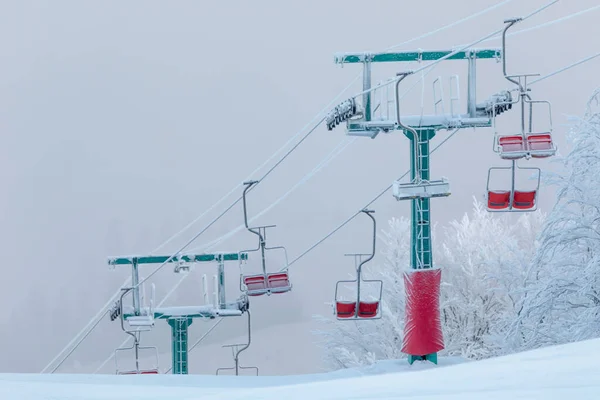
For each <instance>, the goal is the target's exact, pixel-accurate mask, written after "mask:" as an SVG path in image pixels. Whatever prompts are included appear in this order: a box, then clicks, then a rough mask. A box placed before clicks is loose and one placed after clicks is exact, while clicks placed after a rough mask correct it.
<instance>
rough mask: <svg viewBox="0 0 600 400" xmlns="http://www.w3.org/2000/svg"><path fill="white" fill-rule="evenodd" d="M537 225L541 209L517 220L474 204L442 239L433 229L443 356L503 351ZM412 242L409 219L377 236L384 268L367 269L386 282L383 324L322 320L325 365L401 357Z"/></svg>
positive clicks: (477, 355) (396, 222) (393, 223)
mask: <svg viewBox="0 0 600 400" xmlns="http://www.w3.org/2000/svg"><path fill="white" fill-rule="evenodd" d="M542 221H543V215H542V214H541V212H539V211H538V212H535V213H530V214H525V215H522V216H521V217H520V218H519V219H517V220H515V219H514V218H511V217H510V216H507V215H498V214H490V213H488V212H487V211H486V210H485V208H484V207H483V205H482V204H481V203H480V202H478V201H475V202H474V208H473V211H472V214H471V215H470V216H469V215H465V216H464V217H463V218H462V219H461V220H460V221H454V222H452V223H450V225H449V226H448V227H446V229H443V232H442V234H441V235H439V234H437V233H436V232H434V239H435V240H434V244H437V246H436V253H435V254H434V261H435V264H436V265H438V266H441V268H442V288H441V294H440V296H441V298H440V307H441V318H442V326H443V329H444V342H445V347H446V348H445V349H444V350H443V351H442V352H441V353H440V355H459V356H463V357H466V358H473V359H479V358H485V357H489V356H493V355H498V354H504V353H506V352H507V351H506V349H507V348H506V346H504V343H503V340H504V338H505V337H506V335H505V331H506V329H507V328H508V326H509V325H510V322H512V321H513V320H514V319H515V317H516V313H517V312H518V310H519V306H520V304H521V301H520V299H521V296H522V288H523V285H524V281H525V276H526V273H527V268H528V266H529V264H530V262H531V259H532V257H533V256H534V254H535V237H536V234H537V232H539V227H540V226H541V224H542ZM440 236H441V237H440ZM409 238H410V224H409V221H407V220H405V219H400V220H399V219H392V220H391V221H390V222H389V229H388V230H387V231H385V232H383V234H382V235H381V236H380V237H379V239H380V242H383V254H384V255H385V260H384V262H383V264H382V265H376V264H373V265H372V266H371V267H368V268H367V269H366V271H365V273H366V275H367V276H368V277H369V278H371V277H373V278H375V279H381V280H383V282H384V283H383V285H384V293H383V305H382V311H383V315H382V319H381V320H378V321H358V322H349V321H335V320H334V321H332V320H331V319H330V318H323V317H320V320H321V321H323V323H324V324H326V325H327V326H328V328H329V329H327V330H321V331H318V332H317V334H318V335H319V336H321V337H322V339H323V350H324V358H325V361H326V362H327V365H328V366H329V367H331V368H334V369H337V368H347V367H352V366H357V365H365V364H370V363H372V362H373V361H375V360H381V359H398V358H403V357H405V355H404V354H402V353H401V351H400V349H401V347H402V346H401V344H402V338H403V333H404V313H405V310H404V306H405V297H404V296H405V294H404V281H403V274H404V272H405V271H406V270H407V268H409V264H410V263H409V260H410V248H409V246H410V240H409Z"/></svg>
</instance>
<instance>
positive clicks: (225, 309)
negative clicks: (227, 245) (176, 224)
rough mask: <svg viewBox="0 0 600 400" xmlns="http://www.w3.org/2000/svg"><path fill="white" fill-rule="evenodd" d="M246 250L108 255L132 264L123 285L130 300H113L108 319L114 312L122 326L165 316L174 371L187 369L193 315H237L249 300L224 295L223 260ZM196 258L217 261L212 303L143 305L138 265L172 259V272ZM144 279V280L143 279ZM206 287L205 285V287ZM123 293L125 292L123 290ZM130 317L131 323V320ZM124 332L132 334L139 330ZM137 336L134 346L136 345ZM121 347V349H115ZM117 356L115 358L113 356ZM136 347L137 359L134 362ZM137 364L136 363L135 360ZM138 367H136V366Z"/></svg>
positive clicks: (241, 257) (116, 262)
mask: <svg viewBox="0 0 600 400" xmlns="http://www.w3.org/2000/svg"><path fill="white" fill-rule="evenodd" d="M247 259H248V253H246V252H238V253H214V254H177V255H175V256H173V255H171V256H162V255H148V256H133V255H132V256H120V257H109V258H108V265H109V266H110V267H111V268H115V266H117V265H128V266H131V287H128V288H123V290H124V291H125V293H128V292H131V294H132V297H133V304H132V305H131V306H125V305H124V304H123V301H122V299H123V296H122V297H121V300H119V301H118V302H117V304H115V306H114V307H115V308H114V309H113V310H111V319H115V318H116V316H119V315H120V317H121V327H122V328H123V326H124V321H129V323H130V325H132V326H133V325H134V324H137V325H139V324H140V322H138V320H139V319H142V320H144V321H145V320H147V321H151V323H150V325H151V326H153V325H154V320H161V319H162V320H166V321H167V323H168V324H169V326H170V327H171V355H172V367H171V370H172V371H173V374H177V375H181V374H187V373H188V329H189V327H190V325H192V322H193V321H194V319H195V318H210V319H213V318H221V317H235V316H240V315H242V314H243V313H244V312H246V311H247V310H248V307H249V303H248V297H247V296H241V297H239V298H238V299H237V300H235V301H234V302H227V301H226V299H225V262H226V261H240V260H247ZM199 262H217V263H218V274H217V276H215V287H216V289H217V292H216V296H217V298H215V304H214V305H207V304H205V305H201V306H179V307H157V308H154V307H153V304H152V303H153V300H151V306H150V307H149V308H147V309H142V305H141V299H140V274H139V268H140V266H141V265H149V264H165V263H171V264H173V265H174V266H175V268H174V272H181V271H188V270H189V269H190V266H189V264H192V263H199ZM142 283H143V281H142ZM205 290H206V287H205ZM125 293H124V294H125ZM205 301H206V300H205ZM132 321H133V324H132ZM123 330H124V331H125V332H129V334H133V335H135V334H134V333H133V332H136V333H137V335H138V336H139V332H138V331H127V330H126V329H125V328H123ZM137 341H139V337H137V336H136V345H135V346H136V347H135V348H136V349H138V346H137ZM117 350H122V349H117ZM115 359H116V358H115ZM137 360H138V358H137V350H136V363H137ZM136 365H137V364H136ZM136 370H137V368H136Z"/></svg>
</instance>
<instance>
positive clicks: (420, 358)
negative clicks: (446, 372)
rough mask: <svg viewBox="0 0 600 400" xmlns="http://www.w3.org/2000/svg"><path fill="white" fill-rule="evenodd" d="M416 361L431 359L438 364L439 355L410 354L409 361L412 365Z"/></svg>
mask: <svg viewBox="0 0 600 400" xmlns="http://www.w3.org/2000/svg"><path fill="white" fill-rule="evenodd" d="M415 361H430V362H432V363H434V364H437V363H438V356H437V353H432V354H427V355H425V356H413V355H409V356H408V363H409V364H410V365H412V364H413V363H414V362H415Z"/></svg>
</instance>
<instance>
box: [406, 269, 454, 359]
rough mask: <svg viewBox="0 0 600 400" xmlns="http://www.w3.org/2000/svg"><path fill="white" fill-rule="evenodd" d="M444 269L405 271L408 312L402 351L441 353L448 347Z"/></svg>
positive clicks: (409, 352) (417, 353) (408, 352)
mask: <svg viewBox="0 0 600 400" xmlns="http://www.w3.org/2000/svg"><path fill="white" fill-rule="evenodd" d="M441 280H442V270H441V269H423V270H414V271H410V272H405V273H404V287H405V289H406V315H405V325H404V343H403V345H402V352H403V353H405V354H410V355H413V356H424V355H427V354H432V353H437V352H438V351H440V350H442V349H443V348H444V336H443V334H442V323H441V321H440V282H441Z"/></svg>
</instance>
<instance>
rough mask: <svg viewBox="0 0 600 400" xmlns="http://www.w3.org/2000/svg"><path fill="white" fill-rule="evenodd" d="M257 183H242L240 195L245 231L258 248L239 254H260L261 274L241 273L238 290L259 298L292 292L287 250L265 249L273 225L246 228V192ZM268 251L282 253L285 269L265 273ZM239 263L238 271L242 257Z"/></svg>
mask: <svg viewBox="0 0 600 400" xmlns="http://www.w3.org/2000/svg"><path fill="white" fill-rule="evenodd" d="M257 183H258V181H249V182H244V185H246V187H245V188H244V192H243V195H242V198H243V206H244V224H245V226H246V229H247V230H248V231H250V232H251V233H253V234H255V235H257V236H258V247H257V248H255V249H250V250H243V251H241V252H240V253H239V254H240V255H241V254H242V253H249V252H254V251H260V252H261V261H262V273H259V274H250V275H245V274H244V273H243V272H242V273H241V274H240V290H241V291H242V292H244V293H246V294H247V295H248V296H261V295H264V294H266V295H268V296H270V295H271V294H279V293H287V292H289V291H290V290H292V284H291V283H290V277H289V272H288V265H289V262H288V255H287V250H286V248H285V247H283V246H274V247H267V246H266V239H267V233H266V230H267V228H273V227H275V225H267V226H260V227H252V228H251V227H249V226H248V213H247V206H246V193H247V191H248V190H249V189H250V188H251V187H252V186H254V185H255V184H257ZM269 250H281V251H283V254H284V257H285V267H284V268H283V269H282V270H281V271H279V272H267V268H266V257H265V251H269ZM238 259H239V262H240V270H242V264H243V262H244V261H243V260H242V257H241V256H240V257H238Z"/></svg>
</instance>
